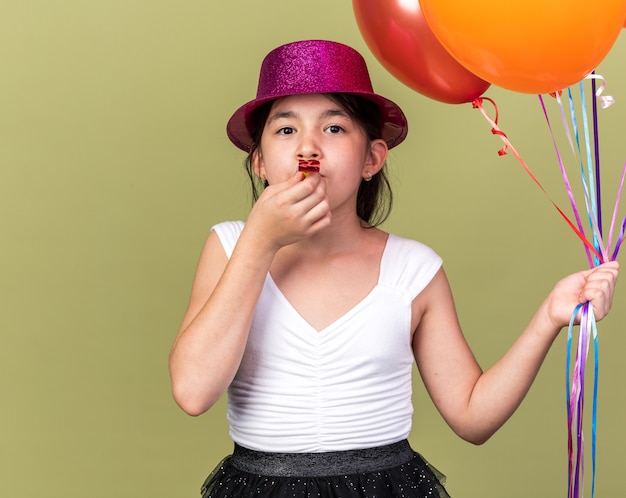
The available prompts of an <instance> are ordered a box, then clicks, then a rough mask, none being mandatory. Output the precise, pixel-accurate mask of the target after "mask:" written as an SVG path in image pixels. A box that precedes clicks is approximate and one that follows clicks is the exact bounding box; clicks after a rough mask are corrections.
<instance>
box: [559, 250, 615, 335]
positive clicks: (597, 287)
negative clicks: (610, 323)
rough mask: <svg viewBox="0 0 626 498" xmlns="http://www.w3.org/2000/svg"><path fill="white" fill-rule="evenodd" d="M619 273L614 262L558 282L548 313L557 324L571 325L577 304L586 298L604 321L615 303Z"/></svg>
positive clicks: (597, 315) (598, 316) (596, 316)
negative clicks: (614, 297) (614, 296)
mask: <svg viewBox="0 0 626 498" xmlns="http://www.w3.org/2000/svg"><path fill="white" fill-rule="evenodd" d="M618 273H619V263H617V262H616V261H613V262H610V263H604V264H602V265H600V266H598V267H596V268H593V269H591V270H586V271H581V272H579V273H575V274H573V275H570V276H569V277H566V278H564V279H563V280H561V281H560V282H558V283H557V284H556V286H555V287H554V290H553V291H552V292H551V293H550V295H549V296H548V299H547V312H548V316H549V317H550V320H551V321H552V323H553V324H554V325H555V327H557V328H559V329H560V328H562V327H565V326H567V325H569V322H570V319H571V316H572V313H573V312H574V309H575V308H576V306H577V305H579V304H582V303H586V302H587V301H589V302H591V305H592V306H593V311H594V315H595V318H596V320H602V318H604V317H605V316H606V315H607V314H608V312H609V310H610V309H611V305H612V304H613V295H614V293H615V283H616V281H617V276H618ZM576 323H578V322H576Z"/></svg>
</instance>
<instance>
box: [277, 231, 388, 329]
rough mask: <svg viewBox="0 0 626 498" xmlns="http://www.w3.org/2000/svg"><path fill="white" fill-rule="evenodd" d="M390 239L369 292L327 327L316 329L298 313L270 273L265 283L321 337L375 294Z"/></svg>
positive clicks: (386, 243) (307, 326)
mask: <svg viewBox="0 0 626 498" xmlns="http://www.w3.org/2000/svg"><path fill="white" fill-rule="evenodd" d="M391 237H392V235H391V234H387V240H386V241H385V247H384V248H383V251H382V253H381V256H380V261H379V263H378V278H377V279H376V283H375V284H374V285H373V286H372V288H371V289H370V291H369V292H368V293H367V294H366V295H365V296H364V297H363V299H361V300H359V301H358V302H356V303H355V304H354V305H353V306H351V307H350V308H348V309H347V310H346V311H345V312H344V313H342V314H341V315H339V316H338V317H337V318H336V319H334V320H333V321H331V322H330V323H329V324H328V325H326V326H324V327H322V328H321V329H317V328H316V327H314V326H313V325H312V324H311V323H310V322H309V321H308V320H307V319H306V318H304V316H303V315H302V313H300V312H299V311H298V309H297V308H296V307H295V306H294V305H293V304H292V303H291V301H289V299H288V298H287V296H285V294H284V293H283V291H282V290H281V289H280V287H279V286H278V284H277V283H276V282H275V280H274V278H273V277H272V275H271V273H270V272H267V276H266V282H267V283H269V285H270V287H271V288H272V290H273V291H274V292H275V293H276V295H278V296H279V298H280V300H281V301H282V302H283V304H284V305H285V306H286V307H287V308H288V309H289V311H290V312H292V314H294V315H295V316H297V317H298V318H299V320H300V321H301V322H302V324H303V325H306V328H308V329H309V330H310V331H312V332H314V333H315V334H316V335H322V334H324V333H325V332H327V331H330V330H332V329H333V328H335V327H336V326H338V325H340V324H341V323H342V322H343V321H345V320H346V319H347V318H349V317H350V316H351V315H352V314H354V313H355V312H356V311H358V310H359V309H360V308H361V307H363V306H364V305H365V303H366V302H367V301H369V300H370V299H371V296H372V295H373V294H374V293H375V292H376V290H377V289H378V288H379V287H380V283H381V280H382V276H383V269H384V264H383V263H384V261H385V258H386V255H387V253H388V252H389V245H390V240H391Z"/></svg>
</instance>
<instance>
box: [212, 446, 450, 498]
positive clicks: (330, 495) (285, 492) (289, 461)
mask: <svg viewBox="0 0 626 498" xmlns="http://www.w3.org/2000/svg"><path fill="white" fill-rule="evenodd" d="M444 483H445V477H444V476H443V475H442V474H441V473H440V472H439V471H437V469H435V468H434V467H433V466H432V465H430V464H429V463H428V462H426V460H424V459H423V458H422V456H421V455H420V454H419V453H416V452H415V451H413V450H412V449H411V447H410V445H409V443H408V441H406V440H404V441H400V442H398V443H394V444H390V445H387V446H381V447H377V448H368V449H363V450H349V451H333V452H327V453H267V452H261V451H253V450H249V449H247V448H243V447H242V446H239V445H238V444H235V450H234V452H233V454H232V455H230V456H228V457H226V458H225V459H224V460H222V462H221V463H220V464H219V465H218V466H217V468H216V469H215V470H214V471H213V472H212V473H211V474H210V475H209V477H208V478H207V479H206V481H205V482H204V484H203V486H202V490H201V494H202V498H243V497H268V498H269V497H272V498H273V497H279V498H280V497H291V498H313V497H318V498H350V497H355V498H356V497H359V498H391V497H406V498H450V495H448V493H447V492H446V490H445V488H444Z"/></svg>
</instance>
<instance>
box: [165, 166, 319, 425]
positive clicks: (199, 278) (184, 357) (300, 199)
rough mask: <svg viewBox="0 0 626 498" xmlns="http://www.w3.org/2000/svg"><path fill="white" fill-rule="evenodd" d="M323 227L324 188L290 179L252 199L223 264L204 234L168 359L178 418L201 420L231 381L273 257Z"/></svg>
mask: <svg viewBox="0 0 626 498" xmlns="http://www.w3.org/2000/svg"><path fill="white" fill-rule="evenodd" d="M329 220H330V219H329V213H328V206H327V202H326V194H325V184H324V182H323V181H320V179H319V175H309V177H308V178H306V179H304V176H303V175H302V173H297V174H296V175H294V176H293V177H291V178H290V179H289V180H287V181H286V182H283V183H281V184H277V185H275V186H270V187H268V188H267V189H266V190H265V191H264V192H263V194H262V195H261V196H260V197H259V199H258V201H257V202H256V204H255V206H254V207H253V209H252V211H251V212H250V216H249V217H248V222H247V223H246V226H245V228H244V230H243V231H242V233H241V235H240V236H239V240H238V241H237V244H236V246H235V248H234V250H233V254H232V256H231V258H230V260H229V259H228V258H227V256H226V254H225V252H224V249H223V247H222V245H221V243H220V241H219V238H218V236H217V235H216V234H215V232H211V233H210V234H209V236H208V238H207V240H206V243H205V245H204V248H203V251H202V254H201V257H200V261H199V263H198V267H197V270H196V275H195V277H194V283H193V286H192V290H191V297H190V301H189V306H188V309H187V311H186V313H185V316H184V318H183V322H182V324H181V327H180V330H179V332H178V335H177V337H176V340H175V342H174V345H173V347H172V350H171V352H170V361H169V364H170V375H171V379H172V392H173V395H174V399H175V400H176V402H177V403H178V404H179V406H180V407H181V408H182V409H183V410H184V411H185V412H187V413H189V414H190V415H199V414H201V413H203V412H205V411H206V410H208V409H209V408H210V407H211V406H213V404H214V403H215V402H216V401H217V400H218V399H219V398H220V396H221V395H222V394H223V393H224V392H225V391H226V389H227V387H228V385H229V384H230V383H231V381H232V380H233V378H234V376H235V374H236V372H237V369H238V368H239V364H240V362H241V358H242V356H243V352H244V349H245V346H246V342H247V339H248V331H249V329H250V324H251V321H252V317H253V315H254V310H255V307H256V304H257V302H258V299H259V295H260V293H261V290H262V288H263V284H264V282H265V278H266V275H267V273H268V271H269V269H270V265H271V263H272V261H273V259H274V256H275V255H276V253H277V251H278V250H279V249H280V248H281V247H283V246H285V245H288V244H291V243H293V242H295V241H297V240H299V239H302V238H305V237H308V236H310V235H311V234H312V233H315V232H316V231H317V230H320V229H321V228H323V227H324V226H326V225H327V224H328V223H329Z"/></svg>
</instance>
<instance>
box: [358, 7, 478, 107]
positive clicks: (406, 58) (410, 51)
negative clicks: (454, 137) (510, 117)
mask: <svg viewBox="0 0 626 498" xmlns="http://www.w3.org/2000/svg"><path fill="white" fill-rule="evenodd" d="M352 7H353V9H354V15H355V17H356V21H357V25H358V27H359V30H360V31H361V35H362V36H363V39H364V40H365V43H366V44H367V46H368V47H369V49H370V50H371V51H372V53H373V54H374V56H375V57H376V58H377V59H378V61H379V62H380V63H381V64H382V65H383V66H384V67H385V69H387V71H389V72H390V73H391V74H392V75H393V76H395V77H396V78H397V79H398V80H400V81H401V82H402V83H404V84H405V85H407V86H408V87H410V88H412V89H413V90H415V91H417V92H419V93H421V94H422V95H425V96H427V97H430V98H432V99H435V100H439V101H441V102H445V103H447V104H462V103H464V102H471V101H472V100H474V99H475V98H477V97H480V96H481V95H482V94H483V93H484V92H485V90H487V88H489V85H490V83H488V82H487V81H485V80H482V79H481V78H479V77H478V76H476V75H474V74H473V73H471V72H470V71H469V70H467V69H465V68H464V67H463V66H461V64H459V63H458V62H457V61H456V60H455V59H454V58H453V57H452V56H451V55H450V54H449V53H448V51H447V50H446V49H445V48H444V47H443V45H441V43H440V42H439V41H438V40H437V38H436V37H435V35H434V33H433V32H432V30H431V29H430V27H429V26H428V23H427V22H426V19H425V18H424V16H423V15H422V10H421V8H420V5H419V0H352Z"/></svg>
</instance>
